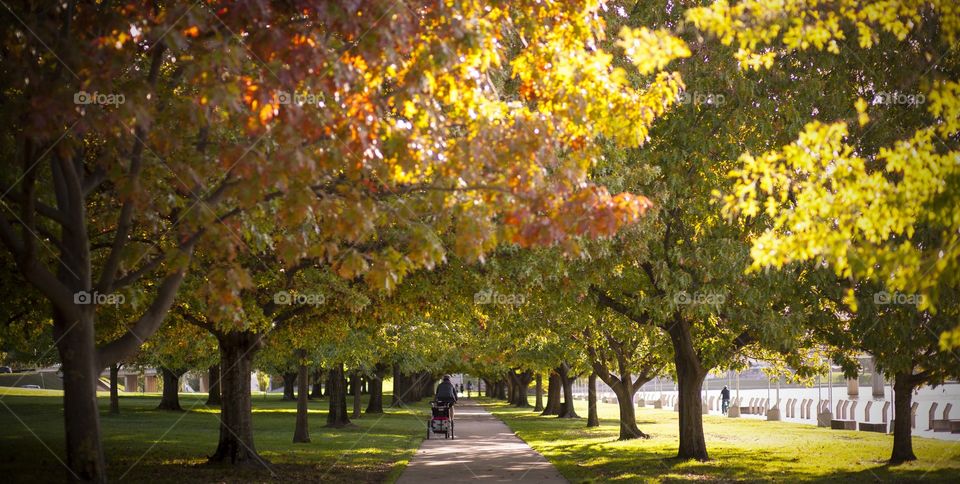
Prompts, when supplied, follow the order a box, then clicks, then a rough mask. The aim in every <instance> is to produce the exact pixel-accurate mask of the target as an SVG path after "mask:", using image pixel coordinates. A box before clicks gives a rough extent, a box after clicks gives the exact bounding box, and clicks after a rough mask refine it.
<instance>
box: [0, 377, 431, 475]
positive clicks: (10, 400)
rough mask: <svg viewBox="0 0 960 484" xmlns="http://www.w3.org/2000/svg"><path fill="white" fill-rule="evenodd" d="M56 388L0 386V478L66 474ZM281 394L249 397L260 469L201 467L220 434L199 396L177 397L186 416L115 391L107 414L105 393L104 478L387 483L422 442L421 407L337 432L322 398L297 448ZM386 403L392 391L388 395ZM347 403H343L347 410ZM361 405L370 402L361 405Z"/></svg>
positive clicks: (291, 411) (213, 412) (289, 407)
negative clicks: (114, 411) (115, 403)
mask: <svg viewBox="0 0 960 484" xmlns="http://www.w3.org/2000/svg"><path fill="white" fill-rule="evenodd" d="M60 395H61V392H59V391H50V390H47V391H44V390H25V389H20V388H0V429H2V431H0V476H2V480H3V482H31V483H39V482H63V481H64V479H65V477H66V475H67V474H66V470H65V469H64V467H63V466H62V465H61V463H60V462H59V461H58V459H59V460H61V461H65V453H64V443H63V405H62V399H61V396H60ZM279 398H280V397H279V395H269V396H267V397H266V398H264V397H263V396H262V394H258V395H255V396H254V399H253V400H254V409H253V411H254V415H253V423H254V439H255V443H256V446H257V450H258V451H259V453H260V455H261V456H262V457H264V458H265V459H267V460H268V461H269V462H270V468H271V471H272V473H271V471H268V470H266V469H265V468H263V467H254V468H242V469H235V468H231V467H224V466H211V465H207V464H206V457H207V456H208V455H210V454H212V453H213V451H214V450H215V449H216V446H217V438H218V435H219V420H218V418H217V417H218V413H219V409H214V408H207V407H205V406H204V405H203V401H205V400H206V395H205V394H199V395H197V394H181V395H180V404H181V406H183V407H184V408H185V409H189V410H188V411H186V412H167V411H158V410H155V407H156V406H157V403H158V402H159V396H158V395H156V394H152V395H151V394H146V395H137V396H121V398H120V409H121V410H120V411H121V414H120V415H119V416H113V415H108V414H107V413H106V412H107V409H108V407H109V405H108V400H107V398H106V395H104V394H101V398H100V406H101V420H100V423H101V427H102V435H103V441H104V449H105V454H106V458H107V467H108V475H109V478H110V481H117V480H120V478H121V477H122V478H123V480H125V481H130V482H177V483H189V482H241V481H242V482H250V481H253V482H266V481H309V482H317V481H321V480H322V481H324V482H383V481H385V480H391V479H395V478H396V476H398V475H399V472H400V471H401V470H402V469H403V467H404V466H405V465H406V463H407V461H408V460H409V459H410V458H411V457H412V456H413V453H414V452H415V451H416V449H417V447H419V445H420V442H421V440H422V439H423V432H422V429H423V421H424V420H425V419H426V415H427V414H428V412H429V410H428V406H427V405H426V404H425V403H422V404H418V405H413V406H411V407H409V408H405V409H387V413H386V414H385V415H383V416H378V415H364V416H363V418H360V419H357V420H354V423H355V426H353V427H350V428H345V429H339V430H333V429H326V428H323V425H324V423H325V422H326V413H327V412H326V409H327V401H326V399H324V400H320V401H311V402H310V438H311V440H312V442H311V443H309V444H293V443H291V441H292V439H293V427H294V421H295V417H296V403H295V402H282V401H280V400H279ZM387 401H388V402H389V396H388V397H387ZM349 403H350V401H349V400H348V406H349ZM364 408H366V401H364Z"/></svg>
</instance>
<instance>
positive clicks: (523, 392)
mask: <svg viewBox="0 0 960 484" xmlns="http://www.w3.org/2000/svg"><path fill="white" fill-rule="evenodd" d="M507 377H508V380H509V383H510V389H511V396H510V403H511V404H513V406H515V407H520V408H529V407H530V397H529V395H528V394H527V388H529V387H530V381H531V380H532V379H533V372H531V371H530V370H527V371H524V372H522V373H519V374H518V373H515V372H513V371H512V370H511V371H509V372H508V373H507Z"/></svg>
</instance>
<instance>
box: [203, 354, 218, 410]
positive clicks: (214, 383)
mask: <svg viewBox="0 0 960 484" xmlns="http://www.w3.org/2000/svg"><path fill="white" fill-rule="evenodd" d="M207 379H208V380H210V383H209V385H210V389H209V391H208V393H207V403H206V404H205V405H207V406H208V407H219V406H220V402H222V400H221V398H220V365H219V364H215V365H211V366H210V368H209V369H208V370H207Z"/></svg>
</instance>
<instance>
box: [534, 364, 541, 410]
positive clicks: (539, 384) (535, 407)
mask: <svg viewBox="0 0 960 484" xmlns="http://www.w3.org/2000/svg"><path fill="white" fill-rule="evenodd" d="M533 411H534V412H542V411H543V376H542V375H540V373H537V397H536V402H535V404H534V407H533Z"/></svg>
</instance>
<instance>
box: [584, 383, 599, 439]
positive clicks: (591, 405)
mask: <svg viewBox="0 0 960 484" xmlns="http://www.w3.org/2000/svg"><path fill="white" fill-rule="evenodd" d="M599 426H600V417H599V416H598V415H597V373H596V372H594V371H591V372H590V377H589V378H587V427H599Z"/></svg>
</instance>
